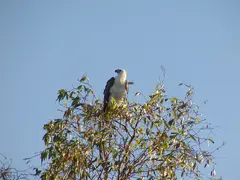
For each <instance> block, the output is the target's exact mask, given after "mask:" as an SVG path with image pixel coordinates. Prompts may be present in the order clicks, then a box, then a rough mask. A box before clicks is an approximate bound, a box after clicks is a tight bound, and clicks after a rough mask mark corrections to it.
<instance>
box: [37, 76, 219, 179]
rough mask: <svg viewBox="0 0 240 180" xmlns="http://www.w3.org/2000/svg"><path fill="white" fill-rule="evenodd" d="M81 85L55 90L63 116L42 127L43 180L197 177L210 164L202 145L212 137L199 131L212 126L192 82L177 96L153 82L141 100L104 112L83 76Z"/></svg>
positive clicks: (114, 105) (211, 157)
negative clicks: (196, 101) (195, 98)
mask: <svg viewBox="0 0 240 180" xmlns="http://www.w3.org/2000/svg"><path fill="white" fill-rule="evenodd" d="M79 83H80V84H79V86H78V87H77V88H73V89H72V90H69V91H67V90H65V89H61V90H59V92H58V97H57V101H59V103H60V104H61V106H62V108H63V110H62V112H63V117H62V118H61V119H54V120H52V121H50V122H49V123H47V124H45V125H44V130H45V131H46V134H45V135H44V137H43V140H44V142H45V145H46V148H45V149H44V151H42V153H41V161H42V163H45V164H46V166H45V167H44V168H43V169H42V172H41V178H42V179H143V178H144V179H163V180H165V179H177V178H178V177H186V176H189V177H194V178H200V177H201V176H202V174H201V171H200V169H201V167H202V166H205V167H206V166H207V165H210V164H214V162H213V156H212V152H211V151H209V150H207V149H206V148H204V146H203V143H205V142H207V141H208V142H210V143H214V141H213V139H211V137H208V136H207V137H204V136H203V135H205V134H207V133H202V132H206V131H207V132H211V131H212V128H211V127H210V125H209V124H207V122H206V120H204V119H201V116H200V113H199V106H198V105H196V104H194V103H193V100H192V96H193V92H194V91H193V88H191V87H190V86H186V85H184V84H182V83H181V84H180V86H186V87H187V92H186V95H185V97H184V98H183V99H179V98H176V97H170V96H168V95H167V93H166V91H165V88H164V84H163V82H161V83H157V84H156V86H155V92H153V93H152V94H151V95H149V97H148V98H146V102H145V103H143V104H141V103H137V102H129V101H128V100H126V103H125V104H122V105H118V104H116V103H114V104H113V105H112V106H111V107H110V108H109V111H108V112H106V113H103V111H102V103H101V101H100V100H99V99H97V97H96V96H95V94H94V91H93V88H92V87H91V85H90V84H89V81H88V79H87V77H86V76H83V77H82V78H81V79H80V80H79ZM135 95H136V96H141V93H136V94H135ZM210 171H212V172H213V169H211V170H210ZM214 171H215V170H214ZM209 174H210V172H209Z"/></svg>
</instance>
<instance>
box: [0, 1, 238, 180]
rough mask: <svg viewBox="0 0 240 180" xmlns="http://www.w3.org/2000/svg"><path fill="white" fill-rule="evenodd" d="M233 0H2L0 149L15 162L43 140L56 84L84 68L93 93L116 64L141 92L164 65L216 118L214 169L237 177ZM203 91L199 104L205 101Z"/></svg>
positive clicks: (173, 82)
mask: <svg viewBox="0 0 240 180" xmlns="http://www.w3.org/2000/svg"><path fill="white" fill-rule="evenodd" d="M239 10H240V1H239V0H225V1H223V0H212V1H209V0H186V1H185V0H183V1H179V0H175V1H169V0H165V1H161V0H152V1H143V0H131V1H125V0H122V1H110V0H108V1H105V0H102V1H99V0H95V1H81V0H78V1H61V0H55V1H47V0H43V1H30V0H28V1H27V0H21V1H8V0H2V1H0V81H1V88H0V96H1V100H2V103H1V104H0V109H1V125H0V152H1V153H3V154H5V155H6V156H7V157H9V158H12V160H13V166H14V167H17V168H22V167H26V166H25V165H24V162H23V161H22V159H23V158H25V157H29V156H31V155H32V154H33V153H34V152H39V151H40V150H43V147H44V146H43V142H42V136H43V134H44V131H43V129H42V127H43V125H44V124H45V123H47V122H48V121H50V119H52V118H57V117H59V116H60V113H59V112H58V111H57V108H58V107H59V106H58V104H57V103H56V102H55V99H56V95H57V90H58V89H61V88H67V89H68V88H69V89H70V88H71V87H72V85H76V83H77V81H76V80H77V79H78V78H79V77H81V75H82V74H83V73H85V72H86V73H87V75H88V77H89V78H90V81H91V83H92V85H93V87H94V88H95V91H96V93H97V95H98V97H99V98H102V91H103V88H104V86H105V83H106V81H107V80H108V79H109V78H110V77H112V76H113V75H115V74H114V72H113V71H114V70H115V69H116V68H125V69H126V70H127V71H128V79H129V80H131V81H134V82H135V85H134V86H132V88H131V90H130V96H132V94H134V93H135V92H136V91H140V92H142V93H144V94H148V93H150V92H152V91H153V88H154V84H155V83H156V82H158V76H161V75H162V73H161V66H164V67H165V68H166V73H167V75H166V79H165V82H166V87H167V89H168V90H169V95H173V96H180V95H181V94H182V93H183V92H184V91H183V90H182V89H181V88H178V86H177V85H178V84H179V83H180V82H185V83H187V84H191V85H193V86H194V88H195V97H194V100H195V101H196V102H198V103H199V104H200V106H201V107H202V109H201V110H202V111H201V112H202V113H204V115H205V116H206V117H207V119H208V121H209V122H210V123H212V124H213V125H215V126H219V127H218V128H217V131H216V137H215V139H216V144H217V145H220V144H221V142H222V141H226V142H227V145H226V146H225V147H223V148H222V149H221V151H219V152H217V153H216V154H215V156H216V163H217V166H216V171H217V175H222V176H223V178H224V179H226V180H230V179H238V178H240V177H239V161H240V157H239V149H240V141H239V137H240V130H239V126H240V119H239V102H240V95H239V92H240V81H239V78H240V59H239V58H240V11H239ZM205 100H208V103H207V104H206V105H205V104H203V101H205Z"/></svg>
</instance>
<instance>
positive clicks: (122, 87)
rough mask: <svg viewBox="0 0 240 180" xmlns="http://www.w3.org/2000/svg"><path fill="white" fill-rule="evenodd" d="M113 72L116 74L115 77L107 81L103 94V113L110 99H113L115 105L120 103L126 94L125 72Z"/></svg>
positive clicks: (118, 70)
mask: <svg viewBox="0 0 240 180" xmlns="http://www.w3.org/2000/svg"><path fill="white" fill-rule="evenodd" d="M115 72H116V73H117V76H116V77H112V78H111V79H109V80H108V81H107V84H106V86H105V89H104V92H103V94H104V101H103V111H106V108H107V106H108V104H109V103H110V102H111V100H112V98H114V100H115V101H116V103H120V102H122V101H123V100H124V98H125V97H126V94H127V93H128V82H127V72H126V71H125V70H124V69H117V70H115Z"/></svg>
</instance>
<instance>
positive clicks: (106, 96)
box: [103, 77, 115, 111]
mask: <svg viewBox="0 0 240 180" xmlns="http://www.w3.org/2000/svg"><path fill="white" fill-rule="evenodd" d="M114 81H115V78H114V77H112V78H111V79H109V80H108V81H107V84H106V86H105V89H104V92H103V94H104V101H103V111H105V109H106V108H107V105H108V102H109V97H110V88H111V87H112V86H113V84H114Z"/></svg>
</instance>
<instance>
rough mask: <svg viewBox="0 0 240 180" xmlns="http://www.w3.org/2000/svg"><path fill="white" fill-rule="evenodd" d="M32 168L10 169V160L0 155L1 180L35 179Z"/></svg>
mask: <svg viewBox="0 0 240 180" xmlns="http://www.w3.org/2000/svg"><path fill="white" fill-rule="evenodd" d="M35 178H36V177H35V176H34V173H33V171H32V168H31V167H29V168H27V169H24V170H19V169H16V168H13V167H11V160H9V159H8V158H7V157H6V156H4V155H3V154H1V153H0V179H1V180H21V179H35Z"/></svg>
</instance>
